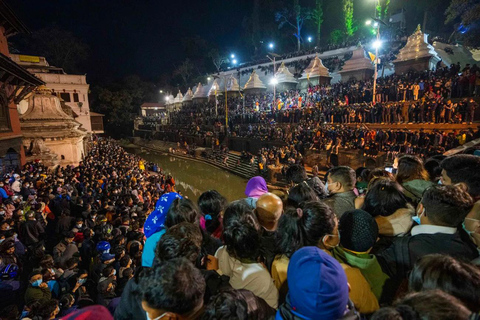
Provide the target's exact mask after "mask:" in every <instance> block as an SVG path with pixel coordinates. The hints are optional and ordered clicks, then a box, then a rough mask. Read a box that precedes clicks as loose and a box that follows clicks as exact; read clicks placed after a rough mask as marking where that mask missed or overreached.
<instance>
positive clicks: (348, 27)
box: [343, 0, 356, 37]
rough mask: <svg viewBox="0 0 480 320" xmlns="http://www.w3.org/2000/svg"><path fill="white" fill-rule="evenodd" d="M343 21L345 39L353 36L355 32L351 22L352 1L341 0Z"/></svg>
mask: <svg viewBox="0 0 480 320" xmlns="http://www.w3.org/2000/svg"><path fill="white" fill-rule="evenodd" d="M343 19H344V23H345V34H346V35H347V37H351V36H353V34H354V33H355V31H356V27H355V25H354V22H353V0H343Z"/></svg>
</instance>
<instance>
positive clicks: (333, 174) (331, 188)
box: [327, 166, 357, 194]
mask: <svg viewBox="0 0 480 320" xmlns="http://www.w3.org/2000/svg"><path fill="white" fill-rule="evenodd" d="M356 182H357V177H356V176H355V171H354V170H353V169H352V168H350V167H346V166H340V167H335V168H332V169H330V170H328V179H327V189H328V192H329V193H330V194H335V193H342V192H347V191H351V190H353V189H354V188H355V184H356Z"/></svg>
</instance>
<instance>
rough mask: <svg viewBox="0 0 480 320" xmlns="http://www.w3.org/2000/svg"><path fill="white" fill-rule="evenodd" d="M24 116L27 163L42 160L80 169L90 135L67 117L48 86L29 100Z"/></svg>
mask: <svg viewBox="0 0 480 320" xmlns="http://www.w3.org/2000/svg"><path fill="white" fill-rule="evenodd" d="M27 102H28V108H27V109H26V111H25V112H24V113H23V114H20V116H19V118H20V126H21V128H22V134H23V146H24V148H25V150H26V151H25V153H26V160H27V161H35V160H41V161H42V162H43V163H44V164H45V165H46V166H49V167H52V166H56V165H62V166H64V165H78V163H79V162H80V161H81V160H82V159H83V156H84V155H85V149H84V142H85V141H84V140H86V139H87V138H86V137H87V131H86V130H85V129H83V128H80V126H81V124H80V122H77V121H75V120H74V118H73V117H72V116H71V115H69V114H67V113H66V112H65V111H64V110H63V109H62V105H61V102H60V99H59V98H58V97H57V96H55V95H53V94H52V91H51V90H50V89H48V88H46V87H44V86H40V87H38V88H37V89H36V90H35V91H34V92H33V94H32V95H30V97H28V99H27Z"/></svg>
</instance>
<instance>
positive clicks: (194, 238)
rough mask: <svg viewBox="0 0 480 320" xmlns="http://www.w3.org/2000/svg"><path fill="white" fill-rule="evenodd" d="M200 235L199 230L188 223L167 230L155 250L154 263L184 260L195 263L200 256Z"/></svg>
mask: <svg viewBox="0 0 480 320" xmlns="http://www.w3.org/2000/svg"><path fill="white" fill-rule="evenodd" d="M201 246H202V233H201V232H200V228H199V227H198V226H195V225H193V224H191V223H188V222H182V223H179V224H177V225H175V226H173V227H171V228H168V229H167V232H166V233H165V234H164V235H163V236H162V237H161V238H160V240H159V241H158V244H157V247H156V249H155V262H162V261H168V260H172V259H174V258H181V257H183V258H186V259H188V260H189V261H190V262H192V263H195V262H196V261H197V259H198V257H199V255H200V250H201Z"/></svg>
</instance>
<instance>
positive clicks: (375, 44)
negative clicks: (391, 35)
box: [372, 40, 382, 49]
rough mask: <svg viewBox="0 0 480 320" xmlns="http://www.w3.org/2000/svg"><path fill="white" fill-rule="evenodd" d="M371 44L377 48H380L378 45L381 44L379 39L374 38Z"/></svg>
mask: <svg viewBox="0 0 480 320" xmlns="http://www.w3.org/2000/svg"><path fill="white" fill-rule="evenodd" d="M372 46H373V47H374V48H375V49H378V48H380V47H381V46H382V41H380V40H375V41H373V43H372Z"/></svg>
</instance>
